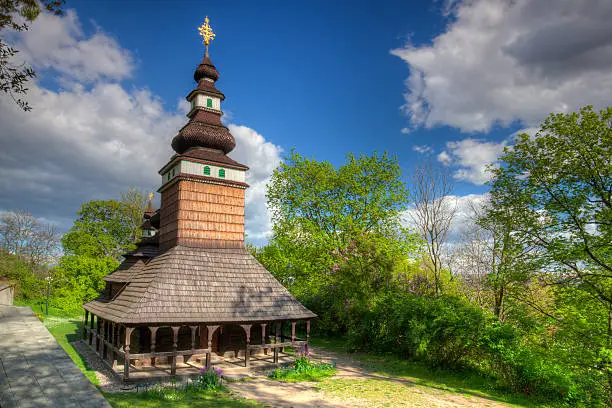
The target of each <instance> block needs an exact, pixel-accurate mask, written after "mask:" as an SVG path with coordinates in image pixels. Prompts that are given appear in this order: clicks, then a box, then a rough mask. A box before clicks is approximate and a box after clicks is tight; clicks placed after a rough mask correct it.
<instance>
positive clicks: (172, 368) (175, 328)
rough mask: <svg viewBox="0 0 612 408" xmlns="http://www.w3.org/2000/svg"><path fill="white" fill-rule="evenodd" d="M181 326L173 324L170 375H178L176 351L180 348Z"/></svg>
mask: <svg viewBox="0 0 612 408" xmlns="http://www.w3.org/2000/svg"><path fill="white" fill-rule="evenodd" d="M179 330H180V327H178V326H172V353H173V354H174V356H173V357H172V363H171V365H170V375H176V351H177V350H178V333H179Z"/></svg>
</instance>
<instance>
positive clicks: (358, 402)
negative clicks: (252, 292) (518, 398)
mask: <svg viewBox="0 0 612 408" xmlns="http://www.w3.org/2000/svg"><path fill="white" fill-rule="evenodd" d="M312 354H313V358H314V359H315V360H320V359H322V360H334V361H335V362H336V368H337V369H338V374H337V375H336V376H334V377H333V378H332V379H328V380H325V381H323V382H320V383H310V382H302V383H282V382H278V381H272V380H269V379H267V378H266V377H265V376H263V375H259V376H256V377H253V378H252V379H251V380H249V381H245V382H236V383H229V384H228V386H229V388H230V389H231V390H232V391H233V392H234V393H235V394H237V395H239V396H241V397H244V398H249V399H254V400H257V401H259V402H261V403H263V404H265V405H266V406H269V407H281V408H288V407H293V408H310V407H321V408H327V407H337V408H340V407H342V408H361V407H363V408H365V407H368V408H377V407H492V408H501V407H510V405H507V404H504V403H501V402H498V401H495V400H492V399H488V398H485V397H482V396H477V395H468V394H457V393H453V392H451V391H448V390H444V389H440V388H435V387H430V386H423V385H418V384H416V383H414V382H412V381H410V379H405V378H401V377H393V376H385V375H380V374H375V373H371V372H367V371H366V370H365V369H364V368H363V367H362V366H361V364H360V362H359V361H357V360H354V359H352V358H350V357H349V356H347V355H344V354H338V353H334V352H330V351H327V350H320V349H319V350H318V349H312Z"/></svg>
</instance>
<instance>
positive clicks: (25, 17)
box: [0, 0, 65, 111]
mask: <svg viewBox="0 0 612 408" xmlns="http://www.w3.org/2000/svg"><path fill="white" fill-rule="evenodd" d="M64 3H65V0H41V1H38V0H2V1H0V31H3V30H5V29H9V30H13V31H24V30H27V29H28V24H29V23H31V22H32V21H34V20H35V19H36V17H38V15H39V14H40V13H41V12H42V11H43V10H45V11H47V12H50V13H53V14H55V15H61V14H62V10H61V7H62V6H63V5H64ZM22 21H25V22H22ZM18 52H19V50H17V49H16V48H15V47H13V46H11V45H9V44H7V43H5V42H4V41H3V40H2V39H1V38H0V91H2V92H3V93H6V94H9V95H10V96H11V97H12V98H13V100H14V101H15V102H16V103H17V104H18V105H19V106H20V107H21V108H22V109H23V110H25V111H28V110H31V107H30V106H29V105H28V103H27V102H25V101H23V100H21V99H18V98H16V97H15V94H25V93H26V92H27V88H25V85H26V82H27V81H28V80H29V79H32V78H34V77H35V76H36V74H35V73H34V70H33V69H32V67H30V66H29V65H27V64H21V65H14V64H13V63H12V62H11V59H12V58H13V57H14V56H15V55H16V54H17V53H18Z"/></svg>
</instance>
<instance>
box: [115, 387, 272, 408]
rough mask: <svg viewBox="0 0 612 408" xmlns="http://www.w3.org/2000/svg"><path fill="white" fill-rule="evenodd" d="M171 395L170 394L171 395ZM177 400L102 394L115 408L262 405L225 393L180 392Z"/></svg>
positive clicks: (141, 394)
mask: <svg viewBox="0 0 612 408" xmlns="http://www.w3.org/2000/svg"><path fill="white" fill-rule="evenodd" d="M171 395H172V394H171ZM177 395H179V397H178V398H180V399H179V400H170V398H168V400H164V399H160V398H159V397H158V396H157V395H151V394H149V393H146V392H139V393H136V392H119V393H113V394H108V393H106V394H104V398H106V400H107V401H108V402H109V403H110V404H111V405H112V406H113V407H116V408H134V407H139V408H140V407H142V408H149V407H151V408H153V407H155V408H166V407H167V408H188V407H194V408H199V407H219V408H260V407H263V405H261V404H259V403H258V402H256V401H252V400H246V399H238V398H235V397H233V396H231V395H230V394H229V393H228V392H226V391H217V392H215V391H209V392H202V391H198V392H195V391H182V392H180V393H179V392H177Z"/></svg>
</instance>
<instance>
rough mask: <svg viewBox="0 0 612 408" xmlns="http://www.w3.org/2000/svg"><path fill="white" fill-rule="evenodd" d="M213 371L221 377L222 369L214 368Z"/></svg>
mask: <svg viewBox="0 0 612 408" xmlns="http://www.w3.org/2000/svg"><path fill="white" fill-rule="evenodd" d="M215 373H216V374H217V375H218V376H219V377H221V374H223V370H221V369H220V368H215Z"/></svg>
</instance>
